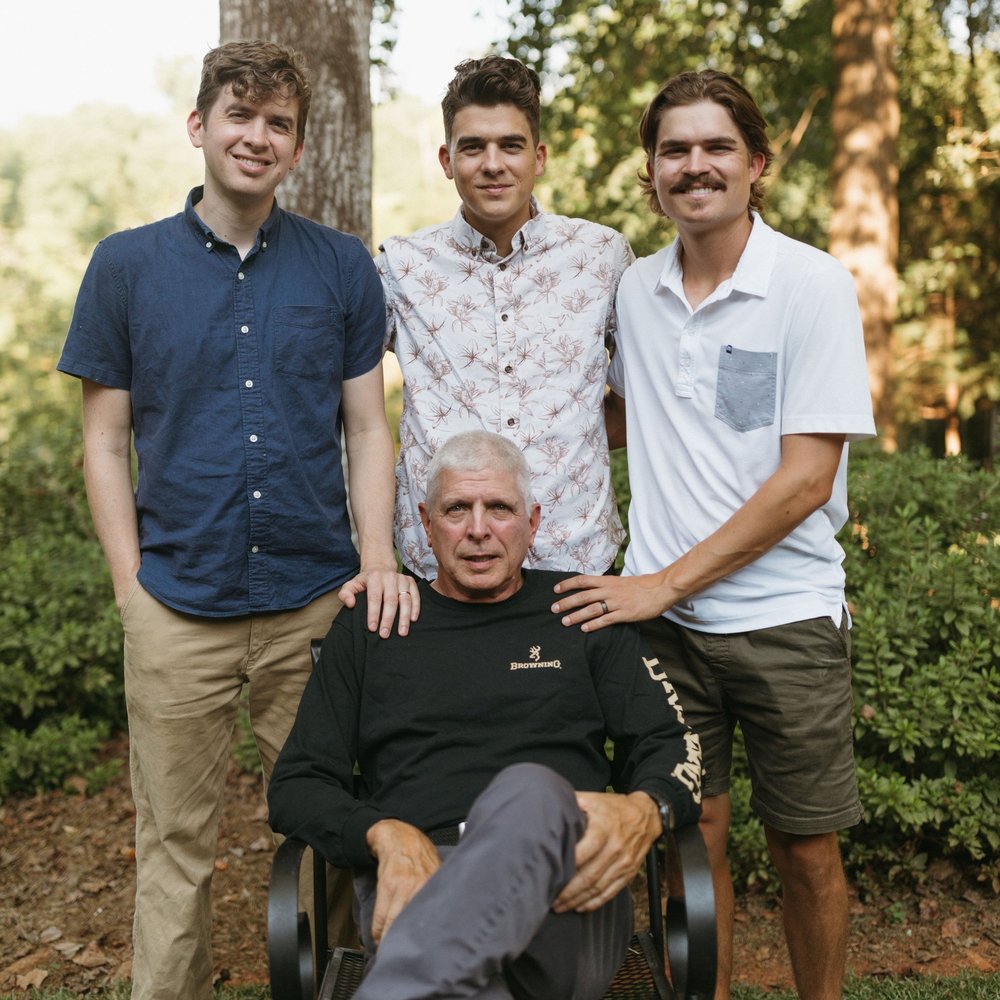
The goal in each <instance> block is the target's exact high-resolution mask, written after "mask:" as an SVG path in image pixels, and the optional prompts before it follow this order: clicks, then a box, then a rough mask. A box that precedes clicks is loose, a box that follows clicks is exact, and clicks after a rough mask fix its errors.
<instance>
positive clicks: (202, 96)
mask: <svg viewBox="0 0 1000 1000" xmlns="http://www.w3.org/2000/svg"><path fill="white" fill-rule="evenodd" d="M226 86H229V87H232V90H233V93H234V94H235V95H236V96H237V97H239V98H246V99H247V100H249V101H252V102H253V103H254V104H259V103H261V102H263V101H266V100H268V99H269V98H272V97H274V96H276V95H278V96H281V97H284V98H293V97H294V98H298V102H299V111H298V115H297V116H296V140H297V141H298V142H300V143H301V142H302V141H303V140H304V139H305V136H306V119H307V118H308V117H309V103H310V101H311V100H312V86H311V85H310V83H309V71H308V70H307V69H306V64H305V60H304V59H303V58H302V56H301V55H299V53H298V52H296V51H295V50H294V49H290V48H287V47H286V46H284V45H278V44H277V43H275V42H262V41H244V42H226V44H225V45H219V46H218V47H217V48H214V49H211V50H210V51H209V52H208V53H207V54H206V56H205V59H204V61H203V63H202V68H201V86H200V87H199V89H198V98H197V100H196V101H195V108H196V110H197V111H198V114H199V115H201V117H202V118H204V117H205V116H206V115H207V114H208V113H209V111H211V110H212V105H213V104H215V102H216V100H217V98H218V96H219V94H220V93H221V92H222V91H223V89H225V87H226Z"/></svg>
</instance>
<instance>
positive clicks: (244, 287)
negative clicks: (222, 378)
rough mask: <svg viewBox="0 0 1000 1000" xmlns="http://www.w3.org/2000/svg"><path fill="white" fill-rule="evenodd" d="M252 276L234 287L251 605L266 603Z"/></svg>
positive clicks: (263, 471)
mask: <svg viewBox="0 0 1000 1000" xmlns="http://www.w3.org/2000/svg"><path fill="white" fill-rule="evenodd" d="M251 275H252V271H251V270H250V269H248V268H241V269H240V270H238V271H237V272H236V274H235V276H234V277H235V281H234V282H233V302H234V315H233V325H234V330H235V333H236V364H237V377H238V379H239V381H240V385H241V387H242V388H241V390H240V408H241V412H242V419H243V453H244V461H245V466H246V474H247V506H248V509H249V533H248V537H247V552H248V555H249V556H252V557H254V558H250V560H249V564H250V565H249V589H250V604H251V605H256V604H259V603H261V602H262V601H266V600H267V597H268V593H269V590H270V580H269V572H268V563H267V543H268V539H267V532H268V506H269V505H268V500H267V496H266V494H267V461H266V454H267V453H266V450H265V448H264V447H262V445H263V441H264V397H263V388H264V387H263V384H262V382H261V378H262V372H263V368H262V358H261V343H260V336H259V325H258V323H257V320H256V315H255V309H254V302H253V290H254V289H253V281H252V278H251Z"/></svg>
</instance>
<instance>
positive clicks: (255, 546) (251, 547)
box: [250, 545, 260, 554]
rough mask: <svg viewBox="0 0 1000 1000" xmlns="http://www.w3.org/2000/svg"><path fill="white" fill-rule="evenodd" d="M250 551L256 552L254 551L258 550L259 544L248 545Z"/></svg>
mask: <svg viewBox="0 0 1000 1000" xmlns="http://www.w3.org/2000/svg"><path fill="white" fill-rule="evenodd" d="M250 551H251V552H253V553H254V554H256V553H258V552H260V546H259V545H251V546H250Z"/></svg>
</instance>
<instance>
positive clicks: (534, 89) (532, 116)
mask: <svg viewBox="0 0 1000 1000" xmlns="http://www.w3.org/2000/svg"><path fill="white" fill-rule="evenodd" d="M541 90H542V86H541V82H540V81H539V79H538V74H537V73H536V72H535V71H534V70H533V69H531V68H530V67H528V66H525V65H524V63H523V62H521V61H520V60H519V59H507V58H505V57H503V56H486V57H485V58H484V59H466V60H465V61H464V62H460V63H459V64H458V65H457V66H456V67H455V76H454V78H453V79H452V81H451V83H449V84H448V89H447V90H446V91H445V95H444V99H443V100H442V101H441V112H442V114H443V115H444V139H445V142H446V143H450V142H451V129H452V126H453V125H454V123H455V115H457V114H458V112H459V111H461V110H462V108H466V107H468V106H469V105H470V104H479V105H482V106H483V107H486V108H493V107H496V106H497V105H498V104H513V105H514V107H515V108H517V109H518V110H519V111H523V112H524V114H525V116H526V117H527V119H528V124H529V125H530V126H531V138H532V139H533V140H534V142H535V143H536V144H537V143H538V137H539V121H540V118H541V113H540V107H539V106H540V94H541Z"/></svg>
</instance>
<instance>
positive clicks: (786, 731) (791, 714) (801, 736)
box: [641, 613, 862, 834]
mask: <svg viewBox="0 0 1000 1000" xmlns="http://www.w3.org/2000/svg"><path fill="white" fill-rule="evenodd" d="M641 628H642V634H643V638H644V639H645V640H646V642H647V643H648V644H649V646H650V648H651V649H652V651H653V653H654V654H655V655H656V657H657V659H658V660H659V661H660V666H661V668H662V669H663V670H664V671H665V673H666V675H667V678H668V679H669V681H670V682H671V683H672V684H673V686H674V689H675V690H676V692H677V695H678V697H679V698H680V702H681V705H682V707H683V709H684V715H685V719H686V721H687V723H688V725H689V726H690V727H691V728H692V729H693V730H694V731H695V732H696V733H698V736H699V738H700V739H701V750H702V769H703V790H704V794H705V796H706V798H707V797H709V796H713V795H723V794H725V793H726V792H728V791H729V782H730V770H731V768H732V758H733V732H734V729H735V727H736V724H737V723H738V724H739V726H740V728H741V730H742V731H743V740H744V744H745V745H746V751H747V762H748V764H749V769H750V782H751V789H752V794H751V797H750V805H751V807H752V808H753V810H754V812H755V813H756V814H757V815H758V816H759V817H760V818H761V819H762V820H763V821H764V822H765V823H766V824H768V825H769V826H771V827H773V828H774V829H775V830H780V831H781V832H783V833H796V834H816V833H829V832H831V831H833V830H840V829H843V828H844V827H848V826H853V825H854V824H856V823H859V822H860V821H861V819H862V813H861V805H860V801H859V799H858V786H857V778H856V775H855V771H854V741H853V735H852V727H851V650H850V632H849V631H848V627H847V615H846V613H845V614H844V616H843V621H842V622H841V625H840V627H839V628H838V627H837V626H836V625H834V623H833V621H832V620H831V619H830V618H828V617H823V618H812V619H809V620H807V621H800V622H791V623H789V624H787V625H778V626H775V627H774V628H764V629H755V630H753V631H751V632H734V633H729V634H718V633H713V632H698V631H695V630H694V629H689V628H685V627H683V626H681V625H677V624H675V623H674V622H671V621H668V620H667V619H666V618H656V619H654V620H652V621H648V622H643V623H642V625H641Z"/></svg>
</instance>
